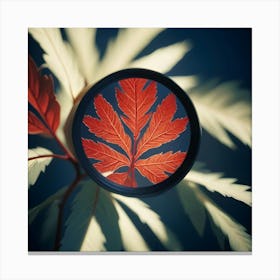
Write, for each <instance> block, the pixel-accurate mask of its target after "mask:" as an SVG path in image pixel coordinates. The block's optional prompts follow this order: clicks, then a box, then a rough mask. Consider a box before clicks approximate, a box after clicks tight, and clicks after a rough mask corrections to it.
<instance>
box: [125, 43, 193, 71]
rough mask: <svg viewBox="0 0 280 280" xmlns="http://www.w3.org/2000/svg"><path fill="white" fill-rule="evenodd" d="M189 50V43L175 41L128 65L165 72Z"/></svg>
mask: <svg viewBox="0 0 280 280" xmlns="http://www.w3.org/2000/svg"><path fill="white" fill-rule="evenodd" d="M189 50H190V44H189V43H187V42H179V43H175V44H173V45H170V46H167V47H162V48H159V49H157V50H155V51H154V52H152V53H151V54H148V55H146V56H144V57H141V58H139V59H137V60H135V61H133V62H132V63H131V64H130V65H129V67H131V68H147V69H150V70H154V71H157V72H160V73H166V72H168V71H169V70H171V69H172V68H173V67H174V66H175V65H176V64H177V63H178V62H179V61H180V60H181V59H182V58H183V57H184V55H185V54H186V53H187V52H188V51H189Z"/></svg>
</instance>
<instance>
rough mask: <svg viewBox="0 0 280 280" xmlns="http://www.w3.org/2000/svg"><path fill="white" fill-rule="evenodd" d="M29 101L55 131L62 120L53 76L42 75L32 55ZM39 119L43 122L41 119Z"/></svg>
mask: <svg viewBox="0 0 280 280" xmlns="http://www.w3.org/2000/svg"><path fill="white" fill-rule="evenodd" d="M28 101H29V103H30V104H31V105H32V106H33V107H34V109H35V110H37V112H38V113H39V114H40V116H41V117H42V119H43V121H44V122H45V125H46V126H47V127H48V128H49V130H50V131H51V132H52V133H55V131H56V129H57V127H58V125H59V121H60V107H59V104H58V102H57V101H56V98H55V95H54V86H53V80H52V78H51V76H47V75H43V76H42V75H40V72H39V70H38V69H37V67H36V65H35V63H34V61H33V60H32V59H31V58H30V57H29V58H28ZM38 121H39V122H41V120H39V119H38ZM42 126H44V124H42ZM31 131H34V130H32V129H31ZM38 131H39V130H38ZM38 133H40V132H38Z"/></svg>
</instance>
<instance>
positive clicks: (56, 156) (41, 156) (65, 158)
mask: <svg viewBox="0 0 280 280" xmlns="http://www.w3.org/2000/svg"><path fill="white" fill-rule="evenodd" d="M46 157H52V158H59V159H64V160H69V157H68V156H67V155H57V154H50V155H40V156H35V157H30V158H28V160H34V159H38V158H46Z"/></svg>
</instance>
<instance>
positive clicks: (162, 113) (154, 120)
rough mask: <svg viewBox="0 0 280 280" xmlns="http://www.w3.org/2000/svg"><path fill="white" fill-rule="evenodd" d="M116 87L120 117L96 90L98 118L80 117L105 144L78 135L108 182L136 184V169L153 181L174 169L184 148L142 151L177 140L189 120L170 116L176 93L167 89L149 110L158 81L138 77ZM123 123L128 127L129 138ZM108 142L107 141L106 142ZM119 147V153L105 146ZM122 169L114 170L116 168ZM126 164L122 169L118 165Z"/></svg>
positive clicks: (177, 165) (155, 93)
mask: <svg viewBox="0 0 280 280" xmlns="http://www.w3.org/2000/svg"><path fill="white" fill-rule="evenodd" d="M119 87H120V88H116V100H117V103H118V107H119V109H120V110H121V111H122V113H123V115H121V116H119V115H118V113H117V112H116V111H115V110H114V109H113V107H112V105H111V104H110V103H109V102H108V101H107V100H106V99H105V98H104V97H103V96H102V94H99V95H98V96H96V97H95V98H94V102H93V105H94V107H95V110H96V113H97V116H98V118H95V117H92V116H89V115H87V116H85V117H84V119H83V123H84V124H85V125H86V126H87V127H88V130H89V131H90V132H91V133H93V134H94V135H95V136H97V137H99V138H100V139H102V140H103V141H104V142H106V143H103V142H95V141H92V140H89V139H82V145H83V148H84V151H85V153H86V155H87V157H88V158H93V159H95V160H97V161H98V162H96V163H94V164H93V166H94V167H95V168H96V169H97V170H98V171H99V172H101V173H103V174H104V176H106V175H108V174H109V175H108V176H107V178H108V179H110V180H111V181H113V182H115V183H118V184H120V185H125V186H128V187H136V186H137V181H136V178H135V170H137V171H138V172H139V173H140V174H141V175H142V176H143V177H145V178H147V179H148V180H149V181H150V182H152V183H154V184H156V183H159V182H161V181H163V180H165V179H166V178H167V177H168V176H169V175H168V174H172V173H174V172H175V171H176V170H177V168H178V167H179V166H180V165H181V164H182V162H183V161H184V159H185V157H186V152H181V151H177V152H173V151H169V152H166V153H160V154H153V155H152V156H149V157H147V158H145V157H144V153H145V152H147V151H150V150H151V149H154V148H158V147H160V146H162V145H163V144H165V143H168V142H171V141H173V140H175V139H176V138H178V137H179V136H180V134H181V133H183V132H184V131H185V130H186V127H187V125H188V118H187V117H184V118H177V119H173V118H174V115H175V113H176V111H177V105H176V97H175V95H174V94H173V93H170V94H169V95H168V96H167V97H166V98H165V99H164V100H163V101H162V102H161V104H159V105H158V106H157V107H156V110H155V111H154V112H150V110H151V108H152V106H153V105H154V104H155V102H156V99H157V85H156V83H155V82H150V83H148V80H146V79H142V78H130V79H125V80H121V81H120V82H119ZM125 126H127V128H128V129H129V130H130V131H131V133H132V137H130V136H129V135H128V134H127V133H126V131H125ZM107 143H108V144H107ZM110 143H111V144H115V145H118V146H119V147H120V148H121V149H122V150H123V152H119V151H117V150H116V149H114V147H113V146H110V145H109V144H110ZM120 168H122V170H126V171H119V169H120ZM123 168H125V169H123Z"/></svg>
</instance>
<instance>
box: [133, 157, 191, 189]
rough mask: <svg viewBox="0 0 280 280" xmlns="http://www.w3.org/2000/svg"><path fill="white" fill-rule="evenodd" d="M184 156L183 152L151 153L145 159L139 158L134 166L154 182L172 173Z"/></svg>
mask: <svg viewBox="0 0 280 280" xmlns="http://www.w3.org/2000/svg"><path fill="white" fill-rule="evenodd" d="M185 157H186V153H185V152H176V153H174V154H173V153H172V152H167V153H164V154H163V153H160V154H156V155H153V156H151V157H149V158H147V159H139V160H138V161H137V162H136V163H135V167H136V168H137V170H138V171H139V172H140V173H141V175H142V176H144V177H146V178H147V179H149V180H150V181H151V182H152V183H154V184H156V183H159V182H161V181H163V180H165V179H166V178H167V177H168V176H169V175H168V174H166V172H168V173H171V174H173V173H174V172H175V171H176V170H177V168H178V167H179V166H180V165H181V164H182V162H183V161H184V159H185Z"/></svg>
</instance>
